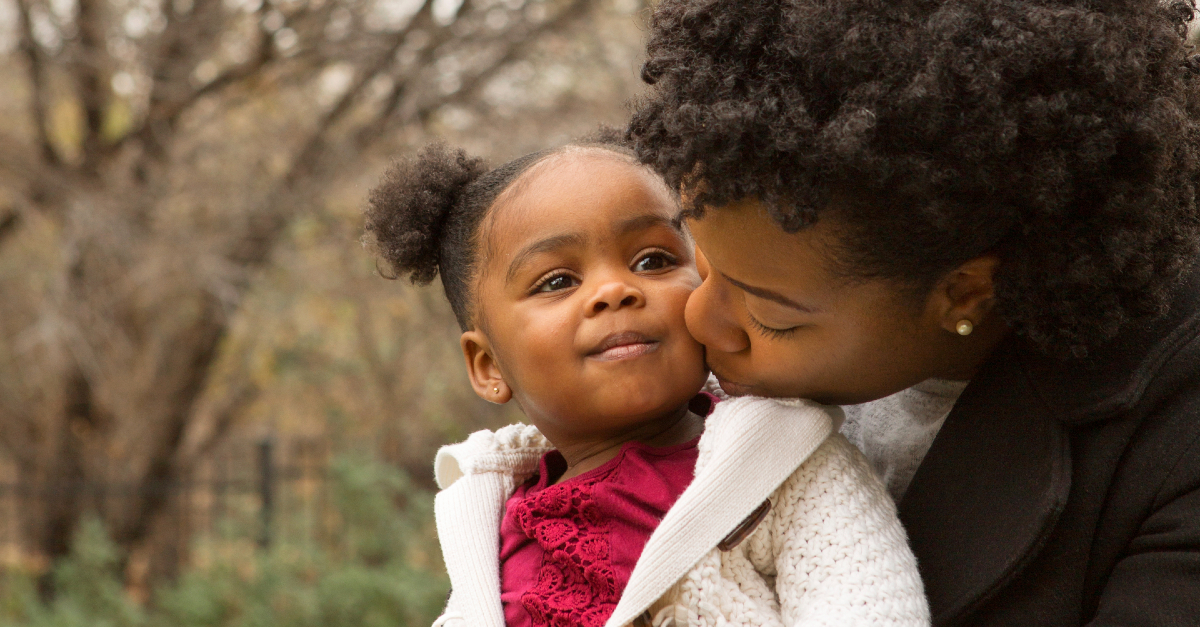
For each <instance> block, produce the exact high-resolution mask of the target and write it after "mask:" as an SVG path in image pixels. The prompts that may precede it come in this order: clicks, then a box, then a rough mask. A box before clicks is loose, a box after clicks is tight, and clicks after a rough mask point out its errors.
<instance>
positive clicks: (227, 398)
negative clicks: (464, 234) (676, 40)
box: [0, 0, 640, 560]
mask: <svg viewBox="0 0 1200 627" xmlns="http://www.w3.org/2000/svg"><path fill="white" fill-rule="evenodd" d="M6 2H9V3H11V2H15V5H12V4H6ZM598 4H599V3H596V2H588V1H587V0H424V1H422V0H0V26H2V23H3V22H4V15H3V14H4V9H6V8H8V7H11V8H13V9H14V10H12V11H9V12H8V13H9V20H8V22H9V23H10V25H11V26H12V28H11V31H12V33H13V36H14V37H15V45H14V46H12V47H11V49H10V52H9V54H8V55H7V59H5V61H6V63H4V67H3V68H0V92H4V93H3V95H0V114H2V115H0V118H7V120H8V121H7V122H0V273H2V274H3V275H4V277H3V280H4V283H3V284H0V289H2V290H4V296H3V298H0V332H2V333H3V336H2V337H3V341H0V455H2V456H3V457H4V458H5V459H7V460H10V463H11V466H12V467H13V468H14V469H15V473H16V474H17V476H18V478H19V479H21V480H22V481H26V482H31V483H35V484H41V485H45V486H53V487H54V489H53V490H51V491H50V492H51V493H52V494H53V495H54V498H52V499H50V500H48V501H47V504H46V507H44V508H41V509H36V510H35V509H31V510H29V511H27V512H24V514H23V515H24V518H25V520H24V529H25V532H26V534H27V536H28V537H29V538H31V539H33V542H34V544H35V545H36V547H37V549H38V550H39V552H40V553H41V554H43V555H45V556H48V557H49V558H50V559H52V560H53V559H56V558H58V557H60V556H63V555H65V554H66V553H67V551H68V540H69V538H70V537H71V535H72V532H73V529H74V528H75V526H76V523H77V521H78V520H79V519H80V516H81V512H82V511H83V510H84V509H85V507H86V506H87V498H88V493H87V491H86V490H73V489H69V488H70V486H85V485H89V484H91V483H92V482H102V481H103V482H113V481H119V482H124V483H125V484H126V485H128V486H130V489H129V490H128V498H127V499H125V500H124V502H123V505H122V506H121V507H110V508H103V507H102V508H101V510H102V511H100V512H99V514H100V515H101V516H102V518H103V519H104V523H105V524H106V525H107V527H108V528H109V529H111V530H112V534H113V537H114V539H115V541H116V542H117V543H118V544H119V545H120V546H121V547H122V548H123V549H124V550H130V549H132V548H135V547H137V546H138V544H139V543H141V542H143V541H144V540H145V539H146V537H147V535H148V534H149V533H150V530H151V527H152V525H153V523H154V521H155V518H156V516H158V515H160V514H161V512H162V511H163V510H164V508H165V507H166V506H167V504H168V493H167V491H166V490H165V489H164V486H166V485H167V484H168V482H170V481H173V480H175V479H177V478H179V477H182V476H186V475H187V473H188V472H189V470H190V469H191V468H192V467H193V466H194V465H195V464H196V463H197V460H199V459H201V458H202V457H203V456H204V454H205V452H206V451H208V450H210V449H211V448H212V447H213V446H214V445H215V444H216V443H218V442H219V441H220V440H221V438H222V437H223V435H224V434H226V433H227V432H228V430H229V429H230V428H231V426H232V425H233V424H234V422H235V421H236V418H237V417H238V416H239V415H240V414H241V413H242V411H243V410H244V408H245V407H246V406H247V404H249V403H251V402H252V401H253V400H254V399H255V398H256V396H257V395H258V394H259V392H260V390H259V385H258V383H256V380H255V378H254V377H253V376H249V375H246V374H245V373H242V374H240V375H237V376H229V377H224V378H220V376H219V370H220V369H219V368H218V364H219V362H220V359H219V356H220V355H221V353H222V350H223V345H224V343H228V342H229V341H230V339H229V338H230V336H231V324H232V323H233V321H234V320H235V314H236V313H237V312H238V311H239V310H240V309H242V308H243V307H244V306H245V302H246V297H247V293H248V290H249V288H250V286H251V285H252V279H253V277H255V276H256V273H258V272H259V271H260V270H261V269H262V268H263V267H264V266H266V265H267V264H268V263H269V262H270V260H271V259H272V255H274V254H276V253H277V248H278V247H279V242H280V241H281V239H285V238H286V237H287V232H288V228H289V225H294V224H295V223H296V218H297V217H298V216H302V215H305V214H306V213H307V212H309V211H311V210H312V209H313V207H314V205H315V204H317V202H318V201H317V200H316V199H317V198H319V197H320V196H321V195H322V193H324V192H326V191H327V189H328V188H329V187H330V186H331V185H332V184H333V182H335V181H338V180H340V179H344V178H346V177H348V176H352V175H353V174H355V173H356V172H357V171H359V170H362V169H363V167H364V166H363V163H362V161H361V160H362V158H363V155H365V154H368V153H371V152H372V151H381V150H386V149H388V148H390V147H393V146H395V145H406V143H412V142H416V141H419V139H420V138H421V137H424V136H426V134H427V132H428V130H429V127H430V126H439V127H440V128H443V129H445V128H449V129H451V130H453V129H462V128H466V127H467V126H469V121H470V120H475V121H476V123H482V122H480V120H483V121H486V119H487V116H484V117H482V118H481V117H479V116H477V115H476V114H475V113H472V111H473V110H472V106H473V103H474V102H476V101H478V100H480V99H484V98H485V96H487V95H488V94H487V93H485V92H488V91H489V90H491V91H492V92H494V93H492V100H494V101H495V102H498V103H500V104H498V105H497V106H496V107H493V112H494V111H496V110H502V109H503V107H504V104H503V103H504V102H505V99H506V98H507V99H508V100H509V101H512V102H516V103H517V105H515V106H519V105H520V103H519V101H520V95H521V94H513V93H510V92H512V91H513V90H514V89H518V90H519V85H521V84H522V81H525V83H528V82H529V81H530V80H531V78H532V77H531V76H529V74H530V72H532V71H533V70H532V69H531V68H533V67H534V66H532V65H530V64H529V63H528V62H526V61H525V60H524V59H525V58H526V57H528V56H529V55H531V54H532V51H533V50H534V49H535V48H536V47H537V46H538V45H539V44H541V43H542V42H544V41H546V40H547V38H548V37H552V36H556V35H557V36H560V37H561V36H562V35H563V34H564V33H566V34H568V36H570V37H576V36H587V35H588V33H589V30H591V29H590V27H589V22H590V21H591V20H593V19H595V14H596V11H597V9H596V6H598ZM620 4H622V6H623V7H624V8H623V11H624V12H625V13H630V12H633V11H635V10H637V8H638V6H640V4H639V3H637V2H623V3H620ZM592 34H593V35H594V33H592ZM0 35H2V33H0ZM0 50H2V47H0ZM542 54H543V55H544V54H545V51H544V50H543V51H542ZM621 63H623V64H625V65H626V66H627V67H626V69H627V70H629V71H630V74H631V75H632V69H633V68H632V65H633V64H632V63H630V62H628V60H623V61H621ZM559 71H560V72H561V71H566V72H567V73H568V74H569V73H570V72H571V70H570V69H565V70H564V69H562V68H560V69H559ZM540 78H545V79H546V80H548V81H549V82H551V83H553V82H554V81H556V80H558V81H559V82H562V81H563V80H567V81H568V82H569V81H570V80H571V77H570V76H565V77H563V76H558V77H557V78H556V75H554V74H551V75H548V76H547V77H540ZM514 86H518V87H514ZM586 88H587V85H586V84H585V85H582V86H580V89H584V90H586ZM505 90H508V91H507V92H506V91H505ZM618 97H619V98H620V99H623V97H624V94H621V95H620V96H618ZM608 99H609V100H612V98H611V97H609V98H608ZM473 116H474V117H473ZM503 118H504V116H503V115H500V119H503ZM464 120H467V121H468V122H464ZM527 127H528V124H527V123H526V124H525V128H527ZM520 128H522V126H521V125H520V124H517V123H513V129H512V132H517V130H518V129H520ZM513 143H514V145H528V144H530V143H531V140H530V139H529V138H525V140H524V141H523V142H522V141H515V142H513ZM533 143H536V142H533ZM339 245H341V244H339ZM4 259H10V260H12V259H19V261H10V262H7V265H5V264H6V262H4ZM355 324H357V325H358V326H359V327H360V330H361V333H360V334H359V337H360V340H362V342H363V352H362V354H361V355H360V356H359V357H360V358H361V359H363V360H365V361H366V363H367V370H368V371H369V373H370V375H369V377H368V378H370V379H373V380H374V384H373V388H372V389H374V390H375V391H376V394H377V395H380V398H381V400H380V404H384V405H386V404H387V403H389V402H395V401H398V399H399V397H401V396H403V394H404V393H405V392H403V391H401V390H398V389H395V388H396V385H395V383H394V382H393V381H392V380H391V379H390V376H389V374H388V368H389V367H390V366H391V364H389V363H385V362H383V361H380V359H379V354H378V352H377V350H376V347H377V345H378V344H379V341H378V338H374V337H373V336H372V335H371V332H372V331H371V329H373V328H374V327H375V326H378V325H377V324H376V323H375V322H373V321H372V320H371V319H370V316H369V315H368V314H364V313H362V310H360V313H359V315H358V318H357V319H356V322H355ZM218 378H220V380H219V381H218V380H217V379H218ZM215 388H219V389H220V393H219V394H211V393H208V394H206V391H211V390H213V389H215ZM64 487H66V488H67V489H64Z"/></svg>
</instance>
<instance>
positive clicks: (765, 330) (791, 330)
mask: <svg viewBox="0 0 1200 627" xmlns="http://www.w3.org/2000/svg"><path fill="white" fill-rule="evenodd" d="M746 317H747V318H748V319H749V320H750V326H752V327H754V329H755V330H756V331H758V332H759V333H761V334H762V335H763V336H764V337H767V338H770V339H773V340H781V339H784V338H788V337H791V336H792V335H794V334H795V333H796V330H797V329H799V328H800V327H801V326H803V325H799V324H798V325H795V326H792V327H787V328H784V329H779V328H776V327H769V326H767V325H765V324H763V323H762V322H759V320H758V318H755V317H754V314H752V313H750V312H746Z"/></svg>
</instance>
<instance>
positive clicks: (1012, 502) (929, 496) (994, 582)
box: [899, 344, 1071, 625]
mask: <svg viewBox="0 0 1200 627" xmlns="http://www.w3.org/2000/svg"><path fill="white" fill-rule="evenodd" d="M1011 346H1012V345H1011V344H1009V348H1001V349H998V353H997V354H996V355H994V358H993V359H991V360H989V363H988V365H987V366H985V367H984V369H983V370H981V371H980V372H979V373H978V375H977V376H976V377H975V378H974V380H972V382H971V384H970V385H968V386H967V388H966V389H965V390H964V391H963V394H962V396H961V397H960V398H959V401H958V403H957V404H956V405H955V407H954V410H953V411H951V413H950V415H949V417H948V418H947V419H946V422H945V425H944V426H943V427H942V429H941V431H939V432H938V436H937V439H936V440H934V443H933V446H932V447H931V448H930V450H929V453H928V454H927V455H926V457H925V459H924V461H923V462H922V463H921V467H920V468H919V469H918V471H917V473H916V475H915V476H914V478H913V482H912V484H911V486H910V487H909V489H908V492H907V493H906V494H905V495H904V499H903V500H902V502H901V503H900V506H899V509H900V519H901V521H902V522H903V523H904V526H905V529H906V530H907V532H908V536H909V541H910V542H911V545H912V549H913V553H915V554H916V557H917V564H918V565H919V567H920V570H921V576H922V579H923V580H924V582H925V590H926V594H927V595H928V597H929V604H930V609H931V611H932V613H933V619H934V621H933V622H934V624H935V625H948V624H951V623H953V622H955V621H956V620H957V619H958V618H960V617H962V616H963V615H964V614H966V613H967V612H969V611H971V610H972V609H974V608H975V607H977V606H978V605H979V604H981V603H982V602H984V601H985V600H986V599H987V598H989V596H990V595H991V594H992V593H993V592H994V591H996V590H997V589H999V588H1000V587H1001V586H1003V585H1004V584H1005V583H1007V582H1008V581H1009V580H1011V579H1012V578H1013V577H1014V576H1016V574H1017V573H1018V572H1020V570H1021V568H1022V567H1024V565H1025V564H1027V563H1028V562H1029V561H1030V560H1031V559H1032V558H1033V557H1034V556H1035V555H1036V553H1037V551H1038V550H1039V548H1040V547H1041V545H1042V543H1043V542H1044V540H1045V539H1046V537H1047V536H1048V535H1049V534H1050V532H1051V531H1052V529H1053V528H1054V525H1055V523H1056V521H1057V520H1058V516H1059V514H1061V513H1062V510H1063V508H1064V507H1065V505H1066V501H1067V495H1068V493H1069V492H1070V488H1071V457H1070V442H1069V440H1068V434H1067V431H1066V427H1065V426H1064V425H1063V424H1062V423H1060V422H1059V421H1058V420H1056V419H1055V417H1054V416H1053V415H1051V411H1050V410H1049V408H1048V407H1047V406H1046V404H1045V403H1043V402H1042V401H1041V400H1040V399H1039V398H1038V396H1037V394H1035V392H1034V389H1033V387H1032V386H1031V384H1030V381H1029V380H1028V377H1027V375H1026V374H1025V372H1026V370H1025V369H1024V368H1022V367H1021V359H1020V358H1019V356H1018V355H1017V354H1016V353H1015V349H1013V348H1011Z"/></svg>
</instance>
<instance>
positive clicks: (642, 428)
mask: <svg viewBox="0 0 1200 627" xmlns="http://www.w3.org/2000/svg"><path fill="white" fill-rule="evenodd" d="M703 432H704V418H701V417H700V416H697V415H696V414H694V413H692V412H691V411H689V410H688V408H687V405H684V406H683V407H680V408H679V409H678V410H676V411H675V412H673V413H672V414H669V415H668V416H665V417H663V418H660V419H657V420H651V421H647V422H645V423H643V424H641V425H638V426H637V427H635V428H633V429H630V430H629V431H625V432H622V433H619V434H615V435H611V436H608V437H605V438H601V439H595V440H590V439H589V440H578V441H569V442H564V443H563V444H562V445H561V446H560V445H559V443H558V442H553V443H554V445H555V447H556V448H557V449H558V452H559V454H561V455H562V456H563V459H564V460H566V462H567V469H566V471H565V472H563V474H562V476H560V477H558V478H557V479H555V480H554V483H558V482H561V481H565V480H567V479H570V478H571V477H575V476H578V475H581V474H583V473H585V472H588V471H589V470H593V469H595V468H599V467H600V466H603V465H604V464H605V463H607V462H608V461H609V460H611V459H612V458H614V457H616V456H617V453H619V452H621V446H622V445H624V444H625V443H626V442H641V443H642V444H646V445H648V446H655V447H661V446H674V445H676V444H683V443H684V442H688V441H690V440H692V439H694V438H696V437H697V436H699V435H700V434H701V433H703Z"/></svg>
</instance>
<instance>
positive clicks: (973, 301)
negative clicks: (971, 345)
mask: <svg viewBox="0 0 1200 627" xmlns="http://www.w3.org/2000/svg"><path fill="white" fill-rule="evenodd" d="M999 267H1000V259H999V257H996V256H995V255H981V256H979V257H975V258H974V259H970V260H968V261H966V262H965V263H963V264H962V265H960V266H959V267H957V268H955V269H954V270H951V271H950V272H949V274H947V275H946V276H945V277H944V278H943V279H942V280H941V282H939V283H938V287H937V289H936V290H935V294H934V296H935V298H936V299H937V300H938V301H939V302H938V310H939V316H938V317H939V323H940V325H941V327H942V328H943V329H945V330H947V331H949V332H951V333H954V334H956V335H970V334H971V333H972V331H974V329H975V327H978V326H980V325H982V324H985V323H989V322H992V321H991V320H990V316H989V314H990V313H991V311H992V307H993V306H994V305H995V303H996V284H995V277H996V269H997V268H999Z"/></svg>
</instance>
